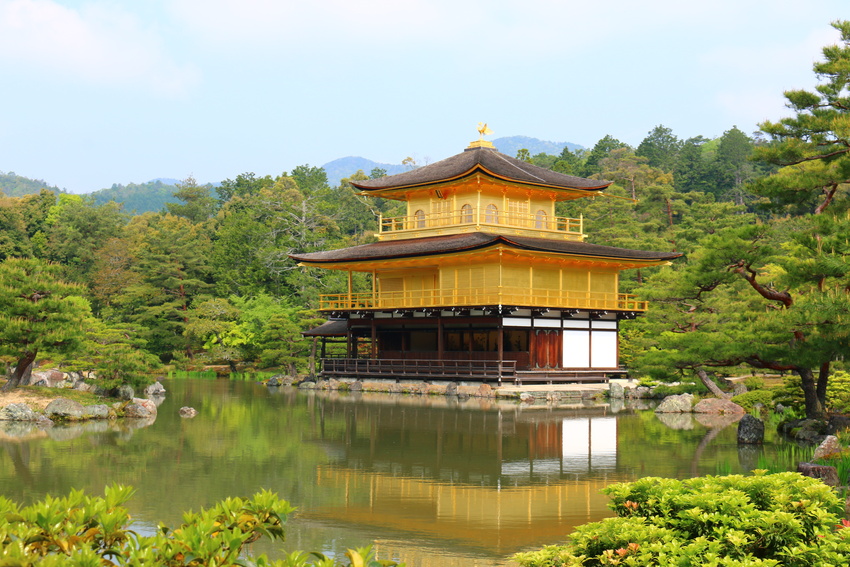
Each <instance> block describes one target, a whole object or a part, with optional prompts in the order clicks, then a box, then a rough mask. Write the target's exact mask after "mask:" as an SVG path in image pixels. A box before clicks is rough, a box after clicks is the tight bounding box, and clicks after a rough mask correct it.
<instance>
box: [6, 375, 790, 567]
mask: <svg viewBox="0 0 850 567" xmlns="http://www.w3.org/2000/svg"><path fill="white" fill-rule="evenodd" d="M163 383H164V386H165V388H166V389H167V391H168V393H167V395H166V398H165V400H164V401H163V402H162V404H161V405H160V407H159V415H158V417H157V419H156V421H154V422H153V423H151V424H142V425H146V426H144V427H138V428H129V427H127V426H126V425H124V424H121V423H116V424H114V426H113V427H106V424H97V425H94V424H89V425H87V426H82V427H80V426H77V427H67V428H66V427H59V426H57V427H55V428H53V429H51V430H47V431H44V432H42V431H38V432H32V433H29V434H22V433H21V432H20V431H17V432H16V431H12V430H7V431H4V430H3V429H0V445H2V451H0V455H2V456H1V457H0V487H2V489H0V493H2V494H3V495H5V496H7V497H9V498H12V499H13V500H16V501H19V502H32V501H33V500H36V499H39V498H41V497H43V496H44V495H45V494H48V493H51V494H60V493H66V492H68V491H69V490H70V489H72V488H81V489H84V490H86V491H88V492H89V493H93V494H102V491H103V488H104V486H106V485H108V484H111V483H122V484H128V485H131V486H134V487H135V488H136V490H137V492H136V495H135V496H134V497H133V499H132V500H131V501H130V503H129V508H130V512H131V514H132V516H133V517H134V519H135V520H136V521H137V522H139V524H140V526H141V527H142V529H143V530H145V529H153V527H154V526H155V525H156V524H157V523H158V522H163V523H166V524H169V525H176V524H178V523H179V522H180V520H181V514H182V512H183V511H186V510H189V509H195V510H197V509H199V508H200V507H203V506H208V505H211V504H213V503H215V502H216V501H218V500H221V499H223V498H226V497H228V496H249V495H251V494H253V493H254V492H256V491H258V490H260V489H263V488H268V489H271V490H273V491H275V492H277V493H278V494H279V495H280V496H281V497H282V498H285V499H287V500H289V501H290V502H291V503H292V504H293V505H295V506H297V507H298V509H299V510H298V512H297V514H296V515H295V516H294V517H292V518H290V521H289V523H288V524H287V527H286V529H287V538H286V541H285V542H283V543H273V544H272V543H266V542H262V541H261V542H258V543H257V544H254V545H255V547H254V548H253V549H251V550H250V553H253V554H259V553H267V554H268V555H270V556H272V557H274V556H280V553H281V552H282V550H293V549H301V550H307V551H312V550H316V551H322V552H325V553H340V552H344V551H345V549H347V548H350V547H359V546H363V545H367V544H370V543H373V542H374V545H375V549H376V550H377V552H378V554H379V557H380V558H381V559H390V558H394V559H400V560H402V561H405V562H406V563H407V564H408V565H410V566H411V567H418V566H429V567H430V566H433V567H450V566H454V565H458V566H459V565H461V564H463V565H501V564H504V563H505V561H506V558H507V557H508V556H510V555H511V554H513V553H516V552H517V551H522V550H528V549H536V548H539V547H541V546H543V545H546V544H552V543H558V542H560V541H563V539H564V536H565V535H566V534H567V533H569V532H570V531H571V530H572V529H573V527H574V526H576V525H578V524H582V523H586V522H588V521H593V520H599V519H602V518H604V517H606V516H609V515H610V513H609V512H608V510H607V508H606V502H607V499H606V497H605V496H603V495H601V494H600V490H601V489H602V488H603V487H605V486H606V485H608V484H611V483H614V482H625V481H631V480H634V479H637V478H640V477H644V476H665V477H676V478H685V477H690V476H697V475H703V474H726V473H737V472H748V471H749V470H751V469H753V468H756V466H757V464H758V460H759V458H760V455H762V454H763V453H765V452H766V453H767V454H771V453H775V452H776V449H777V448H778V447H779V446H780V445H781V443H782V442H781V440H774V439H773V438H771V437H769V438H768V440H767V443H766V444H765V445H764V446H763V447H745V448H739V447H738V445H737V443H736V433H735V431H736V428H735V425H734V424H732V425H729V423H728V422H723V421H722V420H721V421H719V422H703V423H700V422H698V421H696V420H694V419H693V418H692V417H691V416H690V415H686V416H680V415H678V416H672V417H665V418H664V420H662V419H659V417H658V416H656V414H654V412H652V411H651V410H638V409H630V408H624V407H613V406H610V405H608V404H601V405H576V406H561V407H552V406H520V405H517V404H515V403H512V402H504V401H500V402H497V401H494V400H481V399H475V398H473V399H469V400H466V401H458V400H457V399H452V398H444V397H418V396H401V395H390V394H343V393H328V392H305V391H298V390H295V389H291V388H266V387H265V386H263V385H261V384H256V383H251V382H232V381H224V380H168V381H164V382H163ZM181 406H191V407H194V408H196V409H197V410H198V412H199V415H198V416H197V417H196V418H194V419H183V418H181V417H180V416H179V415H178V411H177V410H178V409H179V408H180V407H181Z"/></svg>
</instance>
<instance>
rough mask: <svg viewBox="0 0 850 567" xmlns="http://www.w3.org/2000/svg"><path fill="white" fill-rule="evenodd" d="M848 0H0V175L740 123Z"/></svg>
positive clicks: (166, 167)
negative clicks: (484, 128) (484, 126)
mask: <svg viewBox="0 0 850 567" xmlns="http://www.w3.org/2000/svg"><path fill="white" fill-rule="evenodd" d="M846 18H850V5H848V4H847V1H846V0H817V1H816V2H810V3H806V4H805V5H802V4H800V3H799V2H797V1H795V2H791V1H786V0H764V1H762V0H715V1H713V2H686V1H682V0H649V1H647V2H635V1H634V0H603V1H600V2H591V1H588V0H582V1H581V2H578V1H574V0H561V1H554V0H524V1H523V2H517V1H515V0H511V1H504V0H312V1H311V0H299V1H297V2H296V1H291V0H126V1H118V0H111V1H110V0H92V1H72V0H0V77H2V80H0V171H4V172H9V171H14V172H15V173H17V174H19V175H25V176H27V177H33V178H38V179H44V180H45V181H47V182H48V183H49V184H52V185H58V186H59V187H63V188H67V189H68V190H70V191H73V192H90V191H94V190H97V189H101V188H104V187H109V186H111V185H112V184H113V183H123V184H126V183H131V182H136V183H141V182H145V181H148V180H150V179H153V178H156V177H172V178H177V179H182V178H185V177H187V176H188V175H190V174H191V175H194V177H195V178H196V179H198V180H199V181H201V182H216V181H221V180H222V179H225V178H233V177H235V176H236V175H238V174H239V173H242V172H255V173H257V174H258V175H265V174H272V175H277V174H280V173H282V172H284V171H288V170H291V169H292V168H293V167H295V166H297V165H301V164H310V165H321V164H323V163H326V162H328V161H331V160H333V159H336V158H339V157H345V156H350V155H358V156H363V157H366V158H369V159H373V160H375V161H379V162H386V163H400V162H401V160H402V159H404V158H405V157H407V156H412V157H414V158H416V159H417V161H419V162H420V163H424V162H432V161H436V160H439V159H443V158H445V157H448V156H450V155H453V154H455V153H457V152H459V151H461V150H462V149H463V148H464V147H466V145H467V144H468V142H469V141H471V140H473V139H475V138H477V132H476V131H475V127H476V125H477V124H478V122H479V121H483V122H487V123H488V124H489V126H490V127H491V128H492V130H493V131H494V134H493V136H492V138H498V137H502V136H511V135H525V136H532V137H536V138H540V139H544V140H550V141H556V142H573V143H577V144H581V145H583V146H586V147H592V146H593V144H595V143H596V141H597V140H599V139H600V138H602V137H603V136H605V135H606V134H610V135H612V136H614V137H615V138H618V139H620V140H622V141H624V142H627V143H629V144H632V145H634V146H636V145H637V144H639V143H640V141H641V140H642V139H643V138H644V137H645V136H646V134H647V133H648V132H649V131H650V130H651V129H652V128H653V127H654V126H656V125H658V124H663V125H665V126H667V127H669V128H672V129H673V132H674V133H675V134H676V135H677V136H679V137H680V138H688V137H691V136H696V135H704V136H707V137H716V136H719V135H721V134H722V133H723V132H724V131H725V130H728V129H729V128H731V127H732V126H738V127H739V128H740V129H742V130H743V131H745V132H748V133H749V132H753V131H755V130H756V128H757V126H756V125H757V124H758V123H759V122H760V121H763V120H765V119H771V120H774V119H778V118H780V117H781V116H784V115H786V114H787V110H786V109H785V108H784V100H783V98H782V92H783V91H784V90H787V89H793V88H811V87H813V86H814V85H815V84H816V79H815V76H814V74H813V73H812V70H811V68H812V64H813V63H814V62H815V61H817V60H818V59H820V56H821V48H822V47H823V46H824V45H827V44H831V43H835V42H836V41H837V40H838V33H837V32H836V31H835V30H834V29H833V28H832V27H830V25H829V23H830V22H831V21H833V20H836V19H846Z"/></svg>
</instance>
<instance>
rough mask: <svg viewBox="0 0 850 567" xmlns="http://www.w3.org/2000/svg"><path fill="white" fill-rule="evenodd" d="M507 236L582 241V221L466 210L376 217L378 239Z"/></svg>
mask: <svg viewBox="0 0 850 567" xmlns="http://www.w3.org/2000/svg"><path fill="white" fill-rule="evenodd" d="M506 229H513V230H509V232H515V233H517V234H523V235H526V236H542V237H549V238H552V237H555V238H561V239H568V240H582V239H583V238H584V234H583V229H584V220H583V219H581V218H578V219H573V218H568V217H555V216H550V215H544V214H539V213H538V214H530V213H515V212H507V211H498V212H494V211H487V210H486V209H479V208H469V209H463V210H457V211H447V212H441V213H424V212H420V213H419V214H418V215H417V214H414V215H409V216H403V217H388V218H384V217H380V218H379V220H378V230H379V237H380V238H382V239H386V238H390V237H397V238H410V237H413V236H419V235H425V234H451V233H454V232H469V231H471V230H483V231H487V230H490V231H493V232H499V233H503V232H505V230H506Z"/></svg>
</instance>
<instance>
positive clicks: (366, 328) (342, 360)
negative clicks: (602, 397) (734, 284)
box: [305, 307, 634, 384]
mask: <svg viewBox="0 0 850 567" xmlns="http://www.w3.org/2000/svg"><path fill="white" fill-rule="evenodd" d="M338 315H339V314H338ZM343 315H347V316H343V317H340V318H337V319H333V320H330V321H328V323H325V324H324V325H322V326H321V327H318V328H316V329H313V330H312V331H308V332H307V333H305V335H308V336H311V335H312V336H315V337H318V338H320V339H321V341H322V353H321V360H322V364H321V369H320V375H321V376H322V377H323V378H357V379H376V378H384V379H396V380H404V379H414V380H424V381H429V380H452V381H484V382H493V383H498V384H501V383H503V382H513V383H523V382H548V383H557V382H572V381H598V382H606V381H607V380H608V379H609V378H610V377H614V376H619V375H622V374H624V371H623V370H622V369H620V367H619V363H618V359H619V348H618V331H619V321H620V320H621V319H624V318H633V317H634V313H632V312H608V311H581V310H575V309H572V310H557V309H549V310H533V309H511V310H505V309H504V308H501V307H497V308H483V309H457V310H447V311H433V310H432V311H421V312H416V311H406V312H395V311H394V312H380V311H378V312H362V311H361V312H351V313H346V314H343Z"/></svg>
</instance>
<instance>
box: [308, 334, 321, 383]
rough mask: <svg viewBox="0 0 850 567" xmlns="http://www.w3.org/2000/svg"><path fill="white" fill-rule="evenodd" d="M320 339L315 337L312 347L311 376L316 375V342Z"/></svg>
mask: <svg viewBox="0 0 850 567" xmlns="http://www.w3.org/2000/svg"><path fill="white" fill-rule="evenodd" d="M318 340H319V337H313V344H312V345H310V376H315V375H316V341H318Z"/></svg>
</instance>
